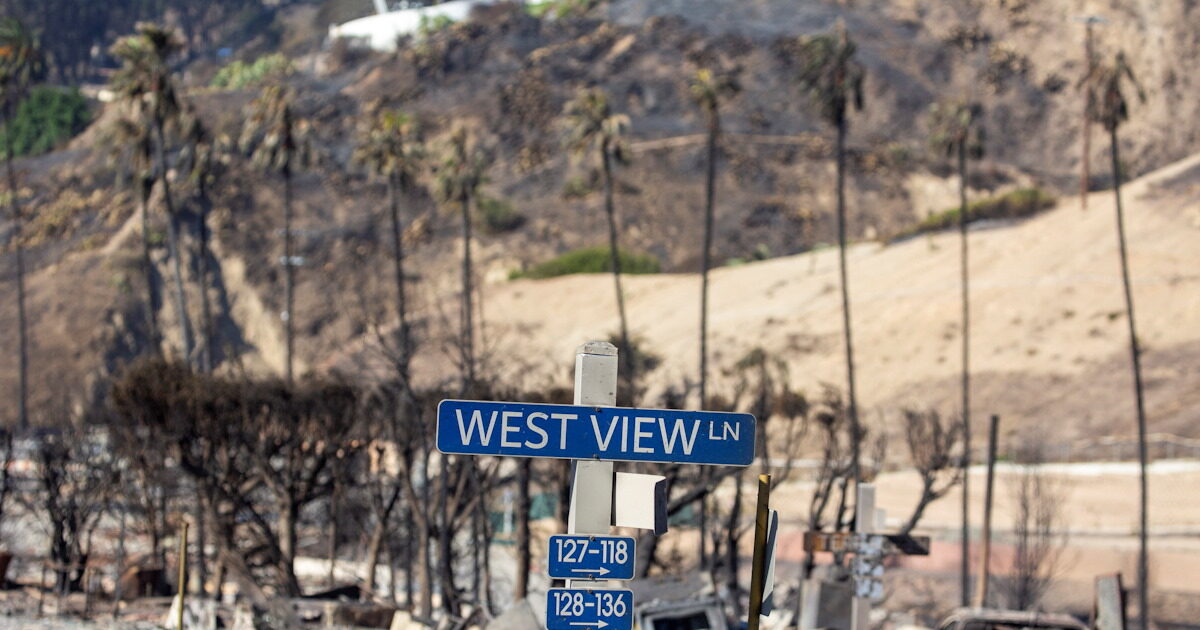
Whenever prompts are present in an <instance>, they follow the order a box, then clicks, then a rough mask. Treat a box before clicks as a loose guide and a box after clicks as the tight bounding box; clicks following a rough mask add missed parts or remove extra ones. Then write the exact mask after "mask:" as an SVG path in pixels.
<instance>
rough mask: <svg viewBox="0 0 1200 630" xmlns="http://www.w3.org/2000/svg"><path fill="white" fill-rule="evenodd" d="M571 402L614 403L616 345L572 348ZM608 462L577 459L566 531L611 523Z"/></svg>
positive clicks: (603, 530) (602, 528)
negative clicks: (573, 378) (573, 394)
mask: <svg viewBox="0 0 1200 630" xmlns="http://www.w3.org/2000/svg"><path fill="white" fill-rule="evenodd" d="M575 404H576V405H587V406H593V407H613V406H615V405H616V404H617V347H616V346H614V345H612V344H611V343H607V342H604V341H589V342H587V343H585V344H583V345H582V346H579V348H578V349H577V350H576V351H575ZM612 491H613V464H612V462H601V461H585V460H579V461H578V462H576V464H575V480H574V482H572V484H571V511H570V512H569V513H568V517H567V533H569V534H607V533H608V532H609V528H610V527H611V525H610V524H611V523H612Z"/></svg>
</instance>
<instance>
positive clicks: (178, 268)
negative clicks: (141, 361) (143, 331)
mask: <svg viewBox="0 0 1200 630" xmlns="http://www.w3.org/2000/svg"><path fill="white" fill-rule="evenodd" d="M154 133H155V136H156V137H157V139H158V142H157V145H158V146H157V152H158V180H159V183H161V184H162V191H163V203H164V204H165V206H166V209H167V218H168V220H167V246H168V247H169V248H170V254H171V275H172V276H173V279H174V283H175V314H176V316H177V317H178V318H179V329H180V336H181V337H182V338H183V359H184V361H185V362H187V363H188V365H191V363H192V360H193V358H194V357H193V356H192V350H193V348H194V344H193V341H192V324H191V320H190V319H189V317H188V307H187V293H186V292H185V291H184V290H183V264H182V262H181V258H183V254H182V252H181V251H180V248H179V214H178V213H177V212H176V211H175V202H174V200H173V199H172V198H171V182H170V178H169V177H167V148H166V138H165V135H164V133H163V121H162V120H156V121H155V123H154Z"/></svg>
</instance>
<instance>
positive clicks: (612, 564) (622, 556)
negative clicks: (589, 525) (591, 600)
mask: <svg viewBox="0 0 1200 630" xmlns="http://www.w3.org/2000/svg"><path fill="white" fill-rule="evenodd" d="M633 550H634V539H633V538H629V537H625V536H591V535H586V534H569V535H560V534H556V535H554V536H551V537H550V553H549V554H547V558H548V559H549V566H548V567H547V573H548V574H549V575H550V577H551V578H554V579H564V580H572V579H573V580H632V579H633V567H634V553H633Z"/></svg>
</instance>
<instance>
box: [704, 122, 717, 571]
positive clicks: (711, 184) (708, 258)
mask: <svg viewBox="0 0 1200 630" xmlns="http://www.w3.org/2000/svg"><path fill="white" fill-rule="evenodd" d="M720 130H721V123H720V118H719V117H718V115H717V112H716V109H715V108H714V109H713V111H711V112H710V113H709V119H708V165H707V166H708V168H707V171H706V172H705V178H704V252H703V253H702V255H701V268H700V408H701V409H704V408H705V405H707V404H708V271H709V268H710V267H711V266H712V240H713V214H714V208H713V206H714V204H715V202H716V179H717V135H718V134H719V133H720ZM700 479H701V481H702V482H703V483H705V484H709V483H711V480H712V474H711V471H710V470H709V468H708V467H707V466H702V467H701V470H700ZM708 563H709V559H708V501H706V500H705V499H703V498H702V499H700V566H701V567H705V568H707V567H708Z"/></svg>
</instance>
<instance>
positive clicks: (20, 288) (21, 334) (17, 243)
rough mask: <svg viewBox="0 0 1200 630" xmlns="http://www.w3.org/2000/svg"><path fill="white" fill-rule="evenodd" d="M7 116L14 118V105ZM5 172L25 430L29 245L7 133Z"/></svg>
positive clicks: (19, 401) (21, 415)
mask: <svg viewBox="0 0 1200 630" xmlns="http://www.w3.org/2000/svg"><path fill="white" fill-rule="evenodd" d="M7 110H8V111H7V112H6V113H7V114H9V115H8V116H6V118H7V119H8V120H12V107H11V106H9V107H8V108H7ZM4 141H5V144H4V171H5V175H6V176H7V178H8V205H9V210H10V211H11V214H12V221H13V244H14V247H15V249H16V256H17V337H18V345H19V348H18V350H17V369H18V384H17V420H18V426H19V427H20V429H21V430H22V431H23V430H25V429H27V428H29V408H28V404H29V329H28V325H27V322H26V320H25V245H24V243H23V242H22V239H21V206H20V204H19V202H18V200H17V197H18V192H17V175H16V173H15V172H14V171H13V148H12V134H11V133H5V134H4Z"/></svg>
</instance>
